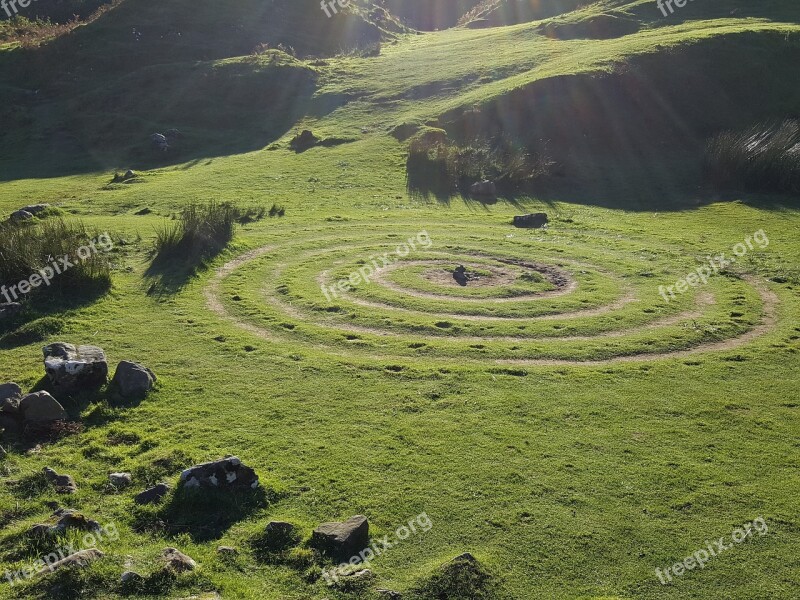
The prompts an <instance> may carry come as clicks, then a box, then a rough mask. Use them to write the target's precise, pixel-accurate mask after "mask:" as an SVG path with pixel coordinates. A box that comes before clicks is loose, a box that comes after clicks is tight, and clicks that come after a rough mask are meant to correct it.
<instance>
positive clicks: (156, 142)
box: [150, 129, 183, 152]
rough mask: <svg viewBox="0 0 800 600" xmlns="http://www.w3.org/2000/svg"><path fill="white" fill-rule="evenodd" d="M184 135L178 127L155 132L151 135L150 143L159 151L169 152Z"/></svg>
mask: <svg viewBox="0 0 800 600" xmlns="http://www.w3.org/2000/svg"><path fill="white" fill-rule="evenodd" d="M182 137H183V134H181V132H180V131H178V130H177V129H167V130H166V131H165V132H164V133H154V134H152V135H151V136H150V145H151V146H152V147H153V149H154V150H158V151H159V152H168V151H169V149H170V148H171V147H172V146H173V145H175V142H177V141H178V140H179V139H181V138H182Z"/></svg>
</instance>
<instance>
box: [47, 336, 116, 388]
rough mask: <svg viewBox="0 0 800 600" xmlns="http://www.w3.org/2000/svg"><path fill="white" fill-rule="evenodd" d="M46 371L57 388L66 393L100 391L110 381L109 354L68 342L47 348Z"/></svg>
mask: <svg viewBox="0 0 800 600" xmlns="http://www.w3.org/2000/svg"><path fill="white" fill-rule="evenodd" d="M43 352H44V368H45V371H46V372H47V376H48V377H49V378H50V381H51V382H52V383H53V385H54V386H56V388H58V389H60V390H63V391H65V392H76V391H80V390H90V389H97V388H99V387H100V386H102V385H104V384H105V383H106V381H107V380H108V361H107V360H106V353H105V352H103V349H102V348H98V347H97V346H78V347H77V348H76V347H75V346H73V345H72V344H66V343H64V342H57V343H55V344H50V345H49V346H45V347H44V348H43Z"/></svg>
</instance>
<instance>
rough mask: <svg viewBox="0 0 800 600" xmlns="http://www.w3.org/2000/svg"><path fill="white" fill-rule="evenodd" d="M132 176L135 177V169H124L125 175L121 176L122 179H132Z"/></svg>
mask: <svg viewBox="0 0 800 600" xmlns="http://www.w3.org/2000/svg"><path fill="white" fill-rule="evenodd" d="M134 177H136V171H132V170H131V169H128V170H127V171H125V175H123V176H122V178H123V179H133V178H134Z"/></svg>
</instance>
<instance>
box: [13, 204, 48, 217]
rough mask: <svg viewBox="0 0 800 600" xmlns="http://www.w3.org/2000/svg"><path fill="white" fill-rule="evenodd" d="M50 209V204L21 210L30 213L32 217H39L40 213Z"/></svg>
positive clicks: (32, 205) (25, 207)
mask: <svg viewBox="0 0 800 600" xmlns="http://www.w3.org/2000/svg"><path fill="white" fill-rule="evenodd" d="M48 208H50V205H49V204H31V205H30V206H24V207H22V208H21V209H20V210H24V211H25V212H29V213H31V214H32V215H38V214H39V213H40V212H42V211H44V210H47V209H48Z"/></svg>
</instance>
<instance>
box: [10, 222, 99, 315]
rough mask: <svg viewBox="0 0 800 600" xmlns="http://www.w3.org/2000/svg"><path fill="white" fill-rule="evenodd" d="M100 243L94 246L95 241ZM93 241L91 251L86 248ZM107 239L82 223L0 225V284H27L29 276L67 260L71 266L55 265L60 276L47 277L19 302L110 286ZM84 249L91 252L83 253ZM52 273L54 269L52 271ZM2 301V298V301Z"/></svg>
mask: <svg viewBox="0 0 800 600" xmlns="http://www.w3.org/2000/svg"><path fill="white" fill-rule="evenodd" d="M101 239H102V240H105V241H104V242H103V243H97V242H98V241H99V240H101ZM92 241H95V249H94V250H91V249H90V248H89V244H90V242H92ZM111 246H113V244H111V240H110V238H107V237H105V234H98V233H97V232H92V231H90V230H89V229H88V228H87V227H86V226H85V225H84V224H83V223H81V222H77V221H66V220H64V219H61V218H58V219H48V220H44V221H36V222H31V223H22V224H14V223H10V222H6V223H2V224H0V285H5V286H6V287H7V288H11V287H12V286H19V283H20V282H21V281H30V279H31V276H32V275H35V274H37V273H39V274H40V273H41V270H42V269H46V268H50V267H52V265H53V262H54V261H58V259H59V258H61V257H68V260H69V262H70V263H71V266H69V267H68V268H67V267H64V265H63V264H61V263H59V268H60V269H61V273H54V275H53V276H52V277H49V283H48V284H44V283H40V284H39V285H37V286H36V287H33V288H32V289H31V290H30V292H28V294H27V295H25V296H21V297H20V298H18V301H19V300H22V299H25V298H33V297H52V296H55V295H58V294H60V293H64V292H70V293H84V292H85V291H87V290H91V291H93V292H94V291H97V290H107V289H108V288H110V287H111V264H110V260H109V255H108V251H109V250H110V249H111ZM86 249H90V250H91V251H89V252H87V251H86ZM54 270H55V269H54ZM2 301H5V297H3V300H2Z"/></svg>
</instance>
